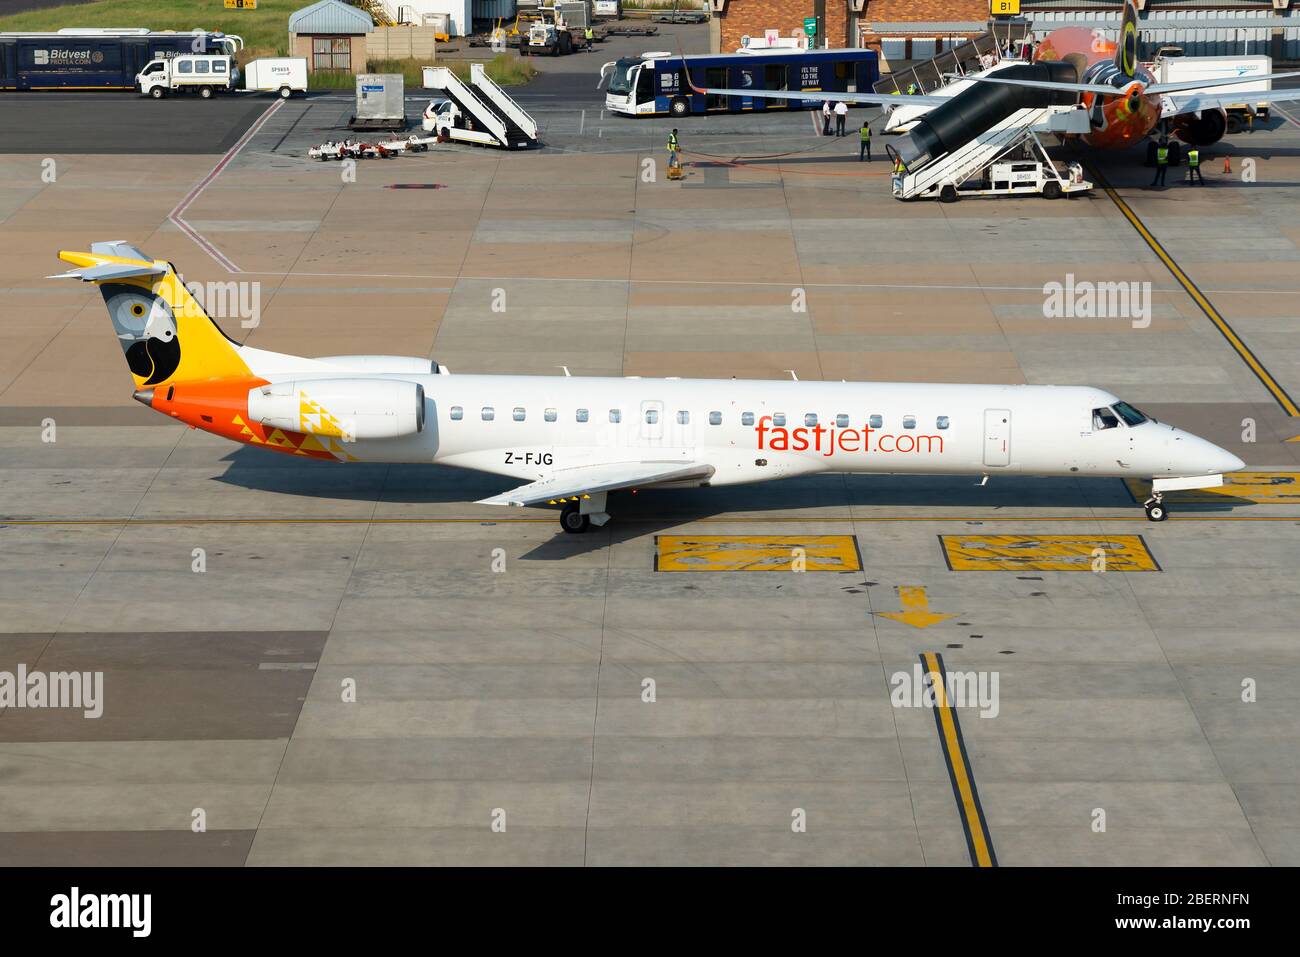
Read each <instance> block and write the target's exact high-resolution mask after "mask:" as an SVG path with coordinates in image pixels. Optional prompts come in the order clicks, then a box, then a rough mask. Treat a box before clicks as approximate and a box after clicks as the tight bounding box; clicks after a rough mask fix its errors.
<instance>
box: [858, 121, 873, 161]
mask: <svg viewBox="0 0 1300 957" xmlns="http://www.w3.org/2000/svg"><path fill="white" fill-rule="evenodd" d="M858 135H859V136H860V137H861V138H862V145H861V146H859V147H858V162H859V163H861V162H862V157H864V156H865V157H866V158H867V159H871V124H869V123H863V124H862V129H861V130H859V131H858Z"/></svg>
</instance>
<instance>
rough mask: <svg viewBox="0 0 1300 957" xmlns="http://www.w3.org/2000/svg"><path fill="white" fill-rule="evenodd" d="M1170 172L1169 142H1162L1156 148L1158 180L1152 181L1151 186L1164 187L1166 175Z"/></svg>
mask: <svg viewBox="0 0 1300 957" xmlns="http://www.w3.org/2000/svg"><path fill="white" fill-rule="evenodd" d="M1168 172H1169V142H1168V141H1167V140H1161V141H1160V145H1159V146H1157V147H1156V178H1155V179H1153V180H1152V181H1151V185H1152V186H1153V187H1155V186H1164V185H1165V174H1166V173H1168Z"/></svg>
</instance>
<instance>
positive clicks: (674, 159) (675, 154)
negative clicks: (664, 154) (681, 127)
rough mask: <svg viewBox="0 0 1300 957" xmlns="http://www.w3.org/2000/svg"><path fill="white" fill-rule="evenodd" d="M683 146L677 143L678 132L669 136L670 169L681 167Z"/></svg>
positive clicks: (675, 131)
mask: <svg viewBox="0 0 1300 957" xmlns="http://www.w3.org/2000/svg"><path fill="white" fill-rule="evenodd" d="M681 151H682V147H681V144H680V143H678V142H677V130H675V129H674V130H673V131H672V132H671V133H669V134H668V165H669V167H674V166H681V165H682V160H681Z"/></svg>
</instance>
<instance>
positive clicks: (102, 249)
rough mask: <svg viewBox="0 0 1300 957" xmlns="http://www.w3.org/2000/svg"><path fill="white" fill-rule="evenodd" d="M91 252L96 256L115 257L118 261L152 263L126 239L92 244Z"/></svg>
mask: <svg viewBox="0 0 1300 957" xmlns="http://www.w3.org/2000/svg"><path fill="white" fill-rule="evenodd" d="M90 251H91V252H92V253H94V254H95V255H96V256H115V257H117V258H118V259H143V260H144V261H145V262H150V261H151V260H150V259H149V257H148V256H146V255H145V254H144V253H142V252H141V251H140V250H139V248H137V247H135V246H132V245H131V244H130V243H128V242H127V241H126V240H125V239H109V240H106V241H104V242H98V243H91V244H90Z"/></svg>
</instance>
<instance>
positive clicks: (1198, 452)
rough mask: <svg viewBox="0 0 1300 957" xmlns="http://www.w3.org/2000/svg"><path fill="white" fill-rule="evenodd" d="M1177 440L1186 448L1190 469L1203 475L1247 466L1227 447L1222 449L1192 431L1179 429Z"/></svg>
mask: <svg viewBox="0 0 1300 957" xmlns="http://www.w3.org/2000/svg"><path fill="white" fill-rule="evenodd" d="M1175 434H1176V441H1177V443H1178V444H1179V445H1181V446H1182V447H1183V449H1184V452H1183V456H1184V457H1185V458H1186V461H1187V463H1188V465H1190V466H1191V468H1190V471H1192V472H1193V473H1199V474H1202V475H1221V474H1223V473H1225V472H1237V471H1240V470H1241V469H1244V468H1245V467H1246V463H1245V462H1243V461H1242V460H1241V459H1239V458H1237V456H1235V455H1233V454H1232V453H1231V452H1229V451H1228V450H1227V449H1221V448H1219V447H1218V446H1217V445H1215V444H1214V443H1213V442H1208V441H1206V440H1205V439H1203V438H1201V437H1200V436H1197V435H1192V434H1191V433H1190V432H1181V431H1178V432H1176V433H1175Z"/></svg>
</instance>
